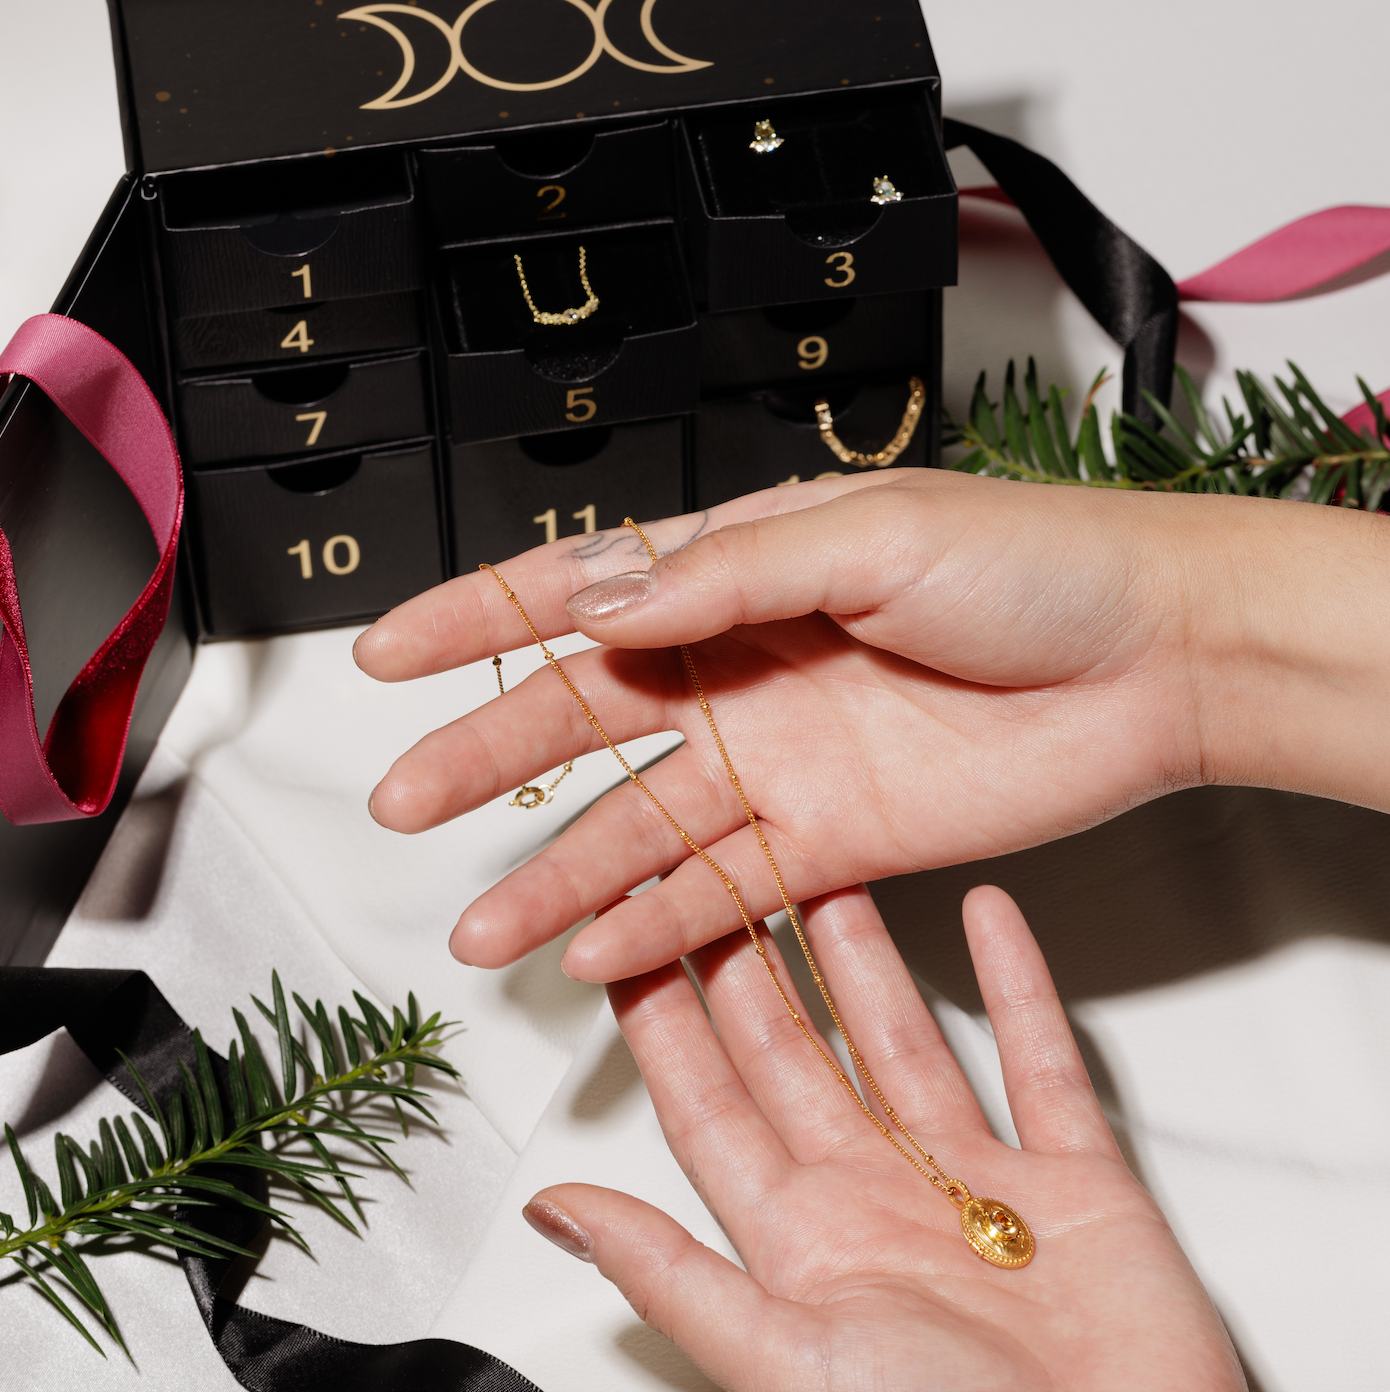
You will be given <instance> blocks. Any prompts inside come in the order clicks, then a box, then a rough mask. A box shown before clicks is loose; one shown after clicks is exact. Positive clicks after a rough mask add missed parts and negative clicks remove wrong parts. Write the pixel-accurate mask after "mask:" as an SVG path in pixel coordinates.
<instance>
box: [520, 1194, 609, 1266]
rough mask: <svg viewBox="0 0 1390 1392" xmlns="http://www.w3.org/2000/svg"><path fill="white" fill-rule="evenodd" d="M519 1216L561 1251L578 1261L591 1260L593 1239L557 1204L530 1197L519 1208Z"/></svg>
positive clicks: (592, 1257) (592, 1256)
mask: <svg viewBox="0 0 1390 1392" xmlns="http://www.w3.org/2000/svg"><path fill="white" fill-rule="evenodd" d="M521 1216H522V1217H523V1218H525V1219H526V1221H527V1222H528V1223H530V1225H531V1226H532V1227H533V1228H535V1230H536V1231H537V1232H538V1233H540V1235H541V1236H542V1237H545V1238H549V1239H550V1241H551V1242H553V1243H554V1244H555V1245H556V1246H557V1247H558V1248H560V1249H561V1251H564V1252H568V1253H569V1254H570V1256H572V1257H578V1258H579V1260H580V1261H586V1262H591V1261H593V1259H594V1239H593V1238H592V1237H590V1236H589V1234H588V1233H587V1232H585V1230H584V1229H583V1228H581V1227H580V1226H579V1224H578V1223H576V1222H575V1221H574V1219H573V1218H571V1217H570V1216H569V1214H568V1213H566V1212H565V1210H564V1209H563V1208H561V1207H560V1206H559V1205H558V1204H553V1203H551V1202H550V1201H549V1199H532V1200H531V1202H530V1203H528V1204H527V1205H526V1207H525V1208H523V1209H522V1210H521Z"/></svg>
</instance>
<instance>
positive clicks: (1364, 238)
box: [961, 184, 1390, 430]
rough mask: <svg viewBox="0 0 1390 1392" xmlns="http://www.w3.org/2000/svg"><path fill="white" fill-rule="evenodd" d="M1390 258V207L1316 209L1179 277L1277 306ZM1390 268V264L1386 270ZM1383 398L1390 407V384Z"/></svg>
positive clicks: (1369, 419)
mask: <svg viewBox="0 0 1390 1392" xmlns="http://www.w3.org/2000/svg"><path fill="white" fill-rule="evenodd" d="M961 196H962V197H965V198H982V199H985V200H987V201H988V202H991V203H1003V204H1006V205H1007V206H1009V207H1013V200H1012V199H1011V198H1009V196H1008V195H1007V194H1006V193H1005V192H1004V191H1003V190H1002V189H1001V188H999V187H998V186H997V185H995V184H983V185H979V186H978V187H975V188H963V189H961ZM1385 256H1390V208H1373V207H1363V206H1360V205H1357V204H1346V205H1344V206H1342V207H1338V208H1324V209H1323V210H1322V211H1321V212H1317V213H1309V214H1308V216H1307V217H1301V218H1298V219H1296V220H1295V221H1293V222H1290V223H1288V224H1287V225H1286V226H1284V227H1280V228H1276V229H1275V230H1274V231H1273V232H1271V233H1269V235H1268V236H1265V237H1261V238H1260V239H1259V241H1257V242H1251V244H1250V245H1249V246H1247V247H1243V248H1241V250H1240V251H1238V252H1236V253H1235V254H1234V255H1233V256H1228V257H1227V258H1226V259H1225V260H1224V261H1218V262H1217V263H1216V265H1214V266H1212V267H1210V268H1209V269H1207V270H1205V271H1200V272H1198V274H1197V275H1194V276H1188V278H1187V279H1186V280H1180V281H1178V295H1179V297H1180V298H1181V299H1184V300H1199V301H1200V300H1205V301H1208V302H1220V303H1226V304H1270V303H1272V302H1273V301H1275V300H1289V299H1294V298H1297V297H1301V296H1305V295H1312V294H1318V293H1326V292H1328V291H1330V290H1337V289H1341V288H1342V287H1343V285H1344V284H1345V283H1346V281H1347V279H1348V277H1351V276H1353V275H1354V274H1355V273H1356V272H1366V271H1370V270H1373V269H1376V268H1374V267H1373V266H1372V263H1373V262H1375V261H1377V260H1379V259H1380V258H1381V257H1385ZM1385 269H1386V270H1390V266H1387V267H1386V268H1385ZM1378 399H1379V401H1380V402H1381V404H1382V405H1384V406H1386V407H1387V408H1390V388H1387V389H1386V390H1385V391H1383V392H1381V394H1380V396H1379V398H1378ZM1342 419H1343V420H1344V421H1345V422H1346V423H1347V424H1348V425H1349V426H1351V428H1352V429H1353V430H1373V429H1374V427H1375V419H1374V417H1373V416H1372V414H1371V408H1370V407H1369V406H1367V405H1366V404H1365V402H1362V403H1361V405H1359V406H1354V407H1353V408H1352V409H1351V410H1350V411H1348V412H1347V413H1346V415H1344V416H1343V417H1342Z"/></svg>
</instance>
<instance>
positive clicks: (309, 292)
mask: <svg viewBox="0 0 1390 1392" xmlns="http://www.w3.org/2000/svg"><path fill="white" fill-rule="evenodd" d="M290 275H291V276H292V277H295V278H298V277H300V276H302V277H303V278H304V298H305V299H306V300H312V299H313V298H314V287H313V284H312V282H311V281H310V279H309V263H308V262H307V261H306V262H305V263H304V264H303V265H302V266H301V267H300V268H299V269H298V270H297V271H291V272H290Z"/></svg>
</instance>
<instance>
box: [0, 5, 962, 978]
mask: <svg viewBox="0 0 1390 1392" xmlns="http://www.w3.org/2000/svg"><path fill="white" fill-rule="evenodd" d="M111 26H112V35H113V41H114V48H115V58H116V67H117V73H118V90H119V94H120V101H121V107H122V116H123V125H124V135H125V148H126V161H127V167H128V170H129V173H128V174H127V176H126V177H125V179H123V180H122V182H121V185H120V187H119V188H118V189H117V191H116V193H115V195H114V197H113V199H112V201H111V204H110V206H109V208H108V211H107V214H106V216H105V218H104V220H103V222H102V224H101V226H100V227H99V228H98V230H97V232H96V234H94V236H93V239H92V241H91V243H90V245H89V246H88V248H87V251H86V252H85V253H84V256H83V259H82V262H81V264H80V265H79V267H78V268H77V270H76V271H75V272H74V275H73V279H72V281H71V283H70V284H69V286H68V287H67V288H66V289H65V290H64V292H63V295H62V296H61V297H60V298H59V300H58V302H57V305H56V306H55V307H56V308H57V309H58V310H59V311H60V312H62V313H66V314H70V315H72V316H74V317H76V318H78V319H80V320H82V321H83V322H85V323H88V324H90V325H91V326H92V327H93V328H95V329H97V330H98V331H99V332H100V333H102V334H103V335H105V336H106V337H108V338H109V339H110V340H111V341H112V342H113V343H115V344H116V346H117V347H118V348H120V349H122V350H123V351H124V352H125V353H126V354H127V356H128V357H130V359H131V360H132V361H133V362H134V363H135V365H136V366H137V368H138V369H139V371H140V372H141V373H142V374H143V375H144V377H145V378H146V380H147V381H148V382H149V384H150V386H151V388H152V389H153V391H154V393H155V396H156V397H157V399H158V400H159V401H160V403H161V405H162V406H163V408H164V410H165V412H166V414H167V415H168V416H169V418H170V420H171V422H172V425H173V429H174V432H175V437H176V439H177V441H178V444H179V447H180V451H181V453H182V456H183V460H184V466H185V470H186V477H187V515H186V525H185V529H184V533H183V540H182V543H181V561H180V574H181V585H182V591H181V595H180V602H179V603H178V604H177V605H176V606H175V615H176V617H175V618H174V619H173V620H172V621H171V626H170V629H169V632H168V633H167V634H166V637H165V640H164V642H163V644H162V645H161V647H160V648H159V649H158V650H157V653H156V657H155V659H154V660H152V663H151V665H150V667H149V669H148V670H147V674H146V677H145V680H144V684H143V686H142V690H141V699H140V704H139V705H138V707H137V712H136V720H135V725H134V727H133V733H132V742H131V746H130V751H131V752H130V757H129V759H128V761H127V768H126V775H125V780H124V782H123V784H122V791H121V792H120V793H119V794H118V797H117V800H116V802H115V803H114V804H113V809H112V811H111V812H110V813H109V814H107V816H105V817H103V818H101V819H98V820H97V821H94V822H89V823H80V824H79V823H73V824H67V825H60V826H54V827H24V828H13V827H10V826H8V825H5V826H3V827H0V879H3V883H4V886H5V889H4V894H3V895H2V896H0V956H2V955H4V954H5V953H19V954H20V955H21V956H25V957H26V958H27V959H28V960H36V959H37V958H38V957H41V956H42V951H43V950H44V949H45V948H46V946H47V941H48V937H49V936H51V933H52V932H53V931H55V930H56V926H57V924H58V923H59V922H61V919H62V917H63V915H64V914H65V913H66V912H67V908H68V907H69V906H70V904H71V902H72V899H73V898H74V897H75V895H76V893H77V889H78V888H79V887H80V885H81V883H82V882H83V881H84V880H85V878H86V874H87V871H88V869H89V868H90V865H91V863H92V860H93V857H94V856H95V854H96V853H97V851H98V850H99V848H100V846H101V844H102V841H103V840H104V837H105V828H107V827H109V825H110V822H111V820H112V819H113V818H114V817H115V815H117V814H118V812H119V808H120V805H121V803H122V801H123V799H124V797H125V795H126V792H127V791H128V789H129V787H130V785H131V780H132V779H133V778H134V776H135V775H136V774H138V772H139V769H140V767H141V764H142V762H143V758H144V757H145V754H146V753H147V752H148V749H149V748H150V747H151V745H152V741H153V738H154V736H155V735H156V734H157V732H158V729H159V728H160V725H161V724H162V722H163V719H164V715H165V714H166V713H167V711H168V709H169V708H170V705H171V703H172V701H173V699H174V697H175V695H176V694H177V690H178V687H179V684H180V682H181V680H182V673H184V672H186V670H187V662H188V651H189V649H188V644H189V641H190V640H191V641H200V640H207V639H216V638H223V637H231V636H239V635H243V634H247V633H252V632H256V633H274V632H280V631H285V630H290V629H297V628H303V627H306V626H313V625H320V624H333V623H344V622H349V621H350V622H361V621H363V620H366V619H369V618H371V617H372V616H373V615H375V614H378V613H380V612H382V611H383V610H385V609H387V608H390V607H391V606H393V605H395V604H397V603H400V602H401V601H402V600H404V599H406V598H408V597H409V596H410V595H411V594H413V593H415V592H417V591H418V590H419V589H421V588H422V587H424V586H426V585H429V584H431V583H434V582H436V581H437V580H438V579H440V578H443V577H446V576H448V575H449V574H452V573H457V572H459V571H461V570H466V569H469V568H471V567H472V566H473V565H475V564H476V563H477V561H478V560H480V559H491V560H503V559H505V558H506V556H507V555H509V554H512V553H513V552H514V551H516V550H517V549H519V548H522V547H527V546H531V545H535V544H537V543H538V542H541V541H544V540H545V539H546V537H547V536H550V535H552V534H553V535H555V536H557V537H564V536H567V535H571V534H573V535H576V536H581V537H582V535H583V534H585V533H586V532H588V531H592V530H594V529H596V528H598V529H601V528H603V527H605V526H614V525H617V524H618V523H620V522H621V520H622V517H623V516H624V515H625V514H626V513H629V512H630V513H632V514H633V515H634V516H637V515H640V516H645V517H653V516H657V515H661V514H664V513H672V512H677V511H680V510H682V509H684V508H687V507H690V506H692V505H697V504H698V505H704V504H705V503H707V502H708V501H709V500H712V499H717V498H722V497H728V496H731V495H732V493H734V492H739V491H743V490H744V489H745V488H751V487H758V486H763V485H764V484H771V483H776V482H781V481H783V480H784V479H786V478H788V477H791V476H793V475H796V476H799V477H815V476H816V475H817V474H818V473H823V472H827V471H831V470H842V469H843V468H844V467H845V466H843V465H842V464H840V463H837V461H836V459H835V457H834V456H833V455H832V454H831V453H830V452H829V451H828V450H827V449H826V447H825V445H824V443H823V442H822V441H821V438H820V435H819V434H818V432H817V429H816V416H815V401H816V399H818V394H827V399H828V401H829V404H830V406H831V408H832V411H833V413H834V414H835V417H836V424H837V428H838V429H840V430H841V433H842V435H843V436H844V438H845V439H846V441H847V442H853V447H854V448H856V449H862V450H863V451H864V452H865V453H872V452H873V450H874V449H877V448H881V447H882V445H883V444H885V443H886V442H887V440H888V439H889V438H891V436H892V435H893V433H894V431H895V430H896V429H897V425H898V420H899V419H900V415H901V409H902V406H901V403H902V401H903V400H904V399H905V398H906V395H907V390H908V388H907V384H908V381H909V378H911V377H914V376H915V377H917V378H919V379H921V381H922V382H923V383H924V384H925V386H924V400H925V408H924V410H923V411H922V412H921V415H920V422H921V424H920V427H919V431H918V435H917V436H916V437H915V439H914V441H913V442H912V445H911V447H910V448H909V449H907V450H905V451H904V453H903V455H902V457H901V461H900V462H909V463H923V464H925V463H929V462H931V461H932V460H933V459H934V458H935V452H936V449H937V440H936V423H937V419H938V403H939V395H940V392H939V386H940V368H939V335H940V301H941V293H940V287H942V286H944V285H947V284H950V283H952V282H953V281H954V278H955V247H956V243H955V190H954V188H953V186H952V185H951V181H950V176H949V173H948V171H947V169H946V164H945V158H944V154H943V153H942V147H941V136H940V82H939V78H938V75H937V70H936V65H935V60H934V58H933V55H932V51H931V45H930V43H929V41H928V38H927V34H926V30H925V27H924V25H923V22H922V18H921V14H920V11H919V9H918V6H917V3H916V0H883V3H881V4H875V5H874V6H872V7H869V6H865V5H863V4H862V3H860V0H816V3H815V4H807V3H805V0H762V3H760V4H758V5H755V6H750V5H747V4H745V3H742V0H660V3H659V4H656V5H653V4H651V3H643V0H612V3H611V4H606V5H603V6H595V7H588V6H578V5H574V4H567V3H564V2H563V0H492V3H489V4H487V5H484V6H468V7H464V6H463V5H462V4H461V2H460V3H458V4H454V5H451V6H449V7H447V8H446V7H442V6H441V5H440V4H439V3H438V0H430V3H422V4H419V5H411V6H404V7H395V6H390V7H388V6H378V5H365V6H362V7H359V8H356V9H344V10H343V11H342V12H338V11H337V9H336V7H333V6H329V5H326V4H320V3H317V0H237V3H235V4H230V5H229V4H225V3H223V0H111ZM875 200H878V201H875ZM518 258H519V262H518ZM9 327H11V328H12V327H17V326H9ZM803 385H804V388H805V389H804V390H802V389H800V388H801V387H802V386H803ZM0 527H3V528H4V529H5V531H6V533H7V535H8V536H9V538H10V540H11V543H12V545H13V548H14V552H15V561H16V569H17V572H18V575H19V579H20V586H21V600H22V602H23V604H24V614H25V623H26V627H27V628H28V631H29V638H30V642H31V645H32V649H33V652H34V655H35V665H36V680H37V683H38V690H39V705H40V711H39V715H40V727H41V728H42V726H43V724H44V722H45V721H46V719H47V715H48V713H49V712H51V710H52V708H53V706H54V705H55V704H56V702H57V699H58V697H59V695H60V694H61V692H62V690H63V689H64V688H65V687H66V685H67V683H68V682H69V681H71V679H72V677H73V676H74V675H75V673H76V672H77V671H78V670H79V669H80V668H81V666H82V664H83V663H84V662H85V661H86V659H87V657H89V656H90V654H91V653H92V651H93V650H94V649H95V648H96V646H97V645H98V644H99V642H100V641H101V639H102V638H103V637H104V636H105V634H106V633H107V632H108V631H109V630H110V628H111V626H112V625H113V624H114V623H115V621H116V619H117V618H119V616H120V613H122V612H124V609H125V608H126V607H127V606H128V605H129V603H130V602H131V600H132V599H133V598H134V596H135V594H137V593H138V592H139V589H140V587H141V585H142V584H143V583H144V580H145V579H146V578H148V575H149V572H150V568H151V567H152V566H153V564H154V555H153V550H152V545H151V542H150V538H149V532H148V528H147V527H146V525H145V523H144V521H143V519H142V518H141V517H140V515H139V511H138V509H136V508H135V507H134V505H133V503H132V502H131V500H130V499H129V497H128V495H126V494H125V493H124V490H123V489H122V488H121V486H120V485H119V482H118V481H116V480H115V479H114V476H113V475H112V474H111V472H110V470H109V469H108V468H107V467H106V466H105V465H104V464H103V463H102V461H101V460H100V459H99V457H97V456H96V455H95V452H94V451H92V450H91V448H90V446H88V445H87V444H86V442H85V441H84V440H82V438H81V437H80V436H79V435H78V434H77V433H76V432H75V431H73V430H72V429H71V427H69V426H67V425H66V423H65V422H64V421H63V420H62V419H61V417H59V416H57V413H56V412H54V411H53V409H52V408H51V406H50V405H49V404H48V403H47V401H46V400H45V398H44V397H43V396H42V393H40V392H39V391H37V389H35V388H33V387H30V386H27V385H25V384H23V383H19V384H12V385H11V386H10V387H9V388H8V389H7V390H6V391H5V393H4V395H3V396H0ZM581 544H582V543H581ZM306 571H307V573H306ZM46 935H47V936H46ZM26 944H27V945H26Z"/></svg>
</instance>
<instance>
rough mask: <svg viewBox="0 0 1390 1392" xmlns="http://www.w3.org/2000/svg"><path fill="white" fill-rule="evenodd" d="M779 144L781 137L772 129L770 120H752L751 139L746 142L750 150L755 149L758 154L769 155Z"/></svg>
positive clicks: (781, 142) (781, 141)
mask: <svg viewBox="0 0 1390 1392" xmlns="http://www.w3.org/2000/svg"><path fill="white" fill-rule="evenodd" d="M781 144H783V140H782V137H781V136H780V135H778V134H777V132H776V131H775V130H773V129H772V122H771V121H754V122H753V139H752V140H750V141H749V142H748V148H749V149H750V150H756V151H757V152H758V153H759V154H760V155H770V154H771V153H772V152H773V151H774V150H775V149H776V148H777V147H778V146H779V145H781Z"/></svg>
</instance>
